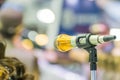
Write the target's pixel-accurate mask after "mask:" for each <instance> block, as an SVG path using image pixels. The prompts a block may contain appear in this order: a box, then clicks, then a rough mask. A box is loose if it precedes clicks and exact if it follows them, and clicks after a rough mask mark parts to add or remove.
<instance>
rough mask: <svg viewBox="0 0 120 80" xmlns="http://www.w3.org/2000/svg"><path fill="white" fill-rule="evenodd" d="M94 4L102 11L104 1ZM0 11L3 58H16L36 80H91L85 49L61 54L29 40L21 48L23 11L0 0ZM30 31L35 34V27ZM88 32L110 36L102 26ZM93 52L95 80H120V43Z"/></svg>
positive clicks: (94, 25)
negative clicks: (33, 31)
mask: <svg viewBox="0 0 120 80" xmlns="http://www.w3.org/2000/svg"><path fill="white" fill-rule="evenodd" d="M97 1H98V5H99V6H100V7H101V8H103V9H104V6H103V5H105V3H106V2H107V0H105V1H104V0H97ZM0 7H1V8H0V37H1V38H0V39H2V40H5V41H6V44H7V45H6V50H5V56H8V57H16V58H18V59H19V60H20V61H21V62H22V63H24V65H25V66H26V72H27V73H31V74H33V75H34V76H35V80H75V79H76V80H90V67H89V53H88V52H87V51H86V50H85V49H79V48H77V49H76V48H75V49H72V50H70V51H68V52H64V53H62V52H59V51H57V50H56V49H52V48H51V49H49V48H46V47H45V46H42V47H40V46H38V45H36V44H35V43H34V42H32V43H33V44H31V42H30V41H29V40H28V39H26V40H25V42H24V43H25V44H24V45H23V43H22V40H23V39H25V35H23V33H27V31H28V29H26V27H25V26H26V25H25V24H24V23H23V18H24V7H23V6H22V5H19V4H14V3H13V4H12V3H8V2H7V1H5V0H0ZM29 30H30V29H29ZM32 30H36V31H37V29H35V28H34V26H33V27H32ZM89 32H90V33H93V34H99V35H109V34H110V27H109V25H108V24H105V23H96V24H92V25H91V26H90V27H89ZM43 42H44V41H43ZM31 45H32V46H33V45H35V46H34V47H30V46H31ZM96 49H97V55H98V62H97V80H120V67H119V66H120V41H112V42H108V43H104V44H101V45H98V46H96Z"/></svg>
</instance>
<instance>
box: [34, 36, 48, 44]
mask: <svg viewBox="0 0 120 80" xmlns="http://www.w3.org/2000/svg"><path fill="white" fill-rule="evenodd" d="M35 42H36V43H37V44H38V45H40V46H45V45H46V44H47V43H48V36H47V35H45V34H39V35H37V36H36V37H35Z"/></svg>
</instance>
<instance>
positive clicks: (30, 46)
mask: <svg viewBox="0 0 120 80" xmlns="http://www.w3.org/2000/svg"><path fill="white" fill-rule="evenodd" d="M22 45H23V47H24V48H25V49H28V50H31V49H33V47H34V46H33V43H32V41H31V40H29V39H24V40H22Z"/></svg>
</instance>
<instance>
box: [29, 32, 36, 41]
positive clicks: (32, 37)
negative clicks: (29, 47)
mask: <svg viewBox="0 0 120 80" xmlns="http://www.w3.org/2000/svg"><path fill="white" fill-rule="evenodd" d="M37 35H38V33H37V32H36V31H30V32H29V33H28V38H29V39H30V40H32V41H35V37H36V36H37Z"/></svg>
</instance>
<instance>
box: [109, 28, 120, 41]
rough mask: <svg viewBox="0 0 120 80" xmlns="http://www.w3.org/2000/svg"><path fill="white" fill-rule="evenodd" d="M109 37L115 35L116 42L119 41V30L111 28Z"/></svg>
mask: <svg viewBox="0 0 120 80" xmlns="http://www.w3.org/2000/svg"><path fill="white" fill-rule="evenodd" d="M110 35H116V39H115V40H116V41H120V29H119V28H111V29H110Z"/></svg>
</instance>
